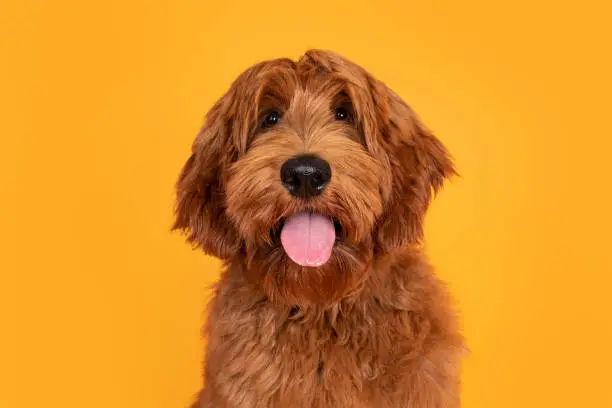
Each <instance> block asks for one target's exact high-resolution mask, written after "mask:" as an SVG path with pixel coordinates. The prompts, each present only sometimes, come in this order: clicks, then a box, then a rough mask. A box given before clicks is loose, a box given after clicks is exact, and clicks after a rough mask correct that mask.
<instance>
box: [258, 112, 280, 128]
mask: <svg viewBox="0 0 612 408" xmlns="http://www.w3.org/2000/svg"><path fill="white" fill-rule="evenodd" d="M280 118H281V114H280V113H279V112H278V111H272V112H270V113H268V114H267V115H266V117H265V119H264V121H263V124H262V125H263V126H264V127H271V126H274V125H276V124H277V123H278V122H279V121H280Z"/></svg>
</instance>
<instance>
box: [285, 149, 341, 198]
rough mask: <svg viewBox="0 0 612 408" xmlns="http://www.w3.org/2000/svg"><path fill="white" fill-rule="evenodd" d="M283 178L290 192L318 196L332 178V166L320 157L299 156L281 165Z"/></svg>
mask: <svg viewBox="0 0 612 408" xmlns="http://www.w3.org/2000/svg"><path fill="white" fill-rule="evenodd" d="M281 180H282V182H283V185H284V186H285V188H286V189H287V190H289V192H290V193H291V194H292V195H294V196H296V197H302V198H309V197H315V196H318V195H319V194H321V193H322V192H323V190H324V189H325V186H326V185H327V183H329V180H331V167H329V163H327V162H326V161H325V160H323V159H321V158H320V157H317V156H313V155H303V156H297V157H294V158H292V159H289V160H287V161H286V162H285V164H283V167H281Z"/></svg>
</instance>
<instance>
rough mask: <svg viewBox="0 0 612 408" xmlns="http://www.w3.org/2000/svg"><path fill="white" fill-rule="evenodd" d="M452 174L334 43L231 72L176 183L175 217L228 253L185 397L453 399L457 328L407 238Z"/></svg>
mask: <svg viewBox="0 0 612 408" xmlns="http://www.w3.org/2000/svg"><path fill="white" fill-rule="evenodd" d="M454 174H455V170H454V166H453V163H452V161H451V159H450V157H449V154H448V153H447V151H446V149H445V147H444V146H443V145H442V144H441V143H440V141H439V140H438V139H436V138H435V137H434V136H433V135H432V133H431V132H430V131H429V130H428V129H427V128H426V127H425V126H424V125H423V124H422V123H421V122H420V121H419V119H418V117H417V116H416V114H415V113H414V111H413V110H412V109H411V108H410V107H409V106H408V105H407V104H406V103H405V102H404V101H403V100H402V99H401V98H400V97H399V96H398V95H396V94H395V93H394V92H393V91H391V90H390V89H389V88H388V87H387V86H386V85H384V84H383V83H382V82H380V81H378V80H376V79H375V78H374V77H372V75H370V74H369V73H368V72H366V71H365V70H364V69H363V68H361V67H360V66H358V65H356V64H355V63H352V62H350V61H348V60H346V59H345V58H343V57H341V56H339V55H336V54H334V53H330V52H327V51H320V50H311V51H308V52H307V53H306V54H305V55H304V56H302V57H301V58H300V59H299V60H297V61H293V60H290V59H275V60H271V61H266V62H262V63H259V64H256V65H254V66H252V67H251V68H249V69H248V70H246V71H245V72H244V73H242V74H241V75H240V76H239V77H238V78H237V79H236V80H235V82H234V83H233V84H232V85H231V87H230V89H229V90H228V91H227V93H226V94H225V95H224V96H223V97H222V98H221V99H220V100H219V101H218V102H217V103H216V104H215V105H214V106H213V107H212V109H211V110H210V111H209V113H208V115H207V118H206V121H205V124H204V126H203V128H202V129H201V131H200V133H199V135H198V136H197V138H196V139H195V142H194V144H193V147H192V155H191V157H190V158H189V159H188V160H187V162H186V164H185V165H184V168H183V170H182V172H181V174H180V176H179V180H178V183H177V206H176V222H175V226H174V228H175V229H178V230H181V231H183V232H184V233H185V234H186V236H187V239H188V241H189V242H191V243H192V244H193V245H195V246H198V247H200V248H201V249H202V250H203V251H204V252H205V253H207V254H210V255H214V256H216V257H218V258H220V259H221V260H223V261H224V264H225V268H224V271H223V273H222V276H221V278H220V281H219V282H218V284H217V286H216V289H215V293H214V296H213V298H212V301H211V303H210V306H209V317H208V321H207V324H206V330H205V337H206V340H207V348H206V353H205V356H206V361H205V364H204V366H205V368H204V388H203V390H202V391H201V392H200V394H199V395H198V398H197V401H196V402H195V404H194V407H200V408H277V407H278V408H340V407H346V408H349V407H350V408H366V407H367V408H400V407H412V408H456V407H458V406H459V371H460V359H461V354H462V351H463V340H462V337H461V335H460V332H459V328H458V321H457V317H456V314H455V313H454V311H453V307H452V304H451V303H452V302H451V299H450V297H449V295H448V293H447V291H446V289H445V288H444V285H443V284H442V282H440V281H439V280H438V279H437V278H436V276H435V275H434V272H433V271H432V267H431V266H430V265H429V264H428V263H427V260H426V257H425V256H424V254H423V250H422V248H421V245H420V243H421V240H422V237H423V218H424V215H425V212H426V210H427V207H428V205H429V203H430V200H431V199H432V197H433V195H434V194H435V192H436V190H438V189H439V188H440V187H441V186H442V184H443V182H444V181H445V179H447V178H449V177H450V176H452V175H454Z"/></svg>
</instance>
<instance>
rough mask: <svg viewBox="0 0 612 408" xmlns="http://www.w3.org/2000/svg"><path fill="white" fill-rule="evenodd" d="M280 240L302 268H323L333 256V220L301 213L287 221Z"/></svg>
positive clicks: (288, 253)
mask: <svg viewBox="0 0 612 408" xmlns="http://www.w3.org/2000/svg"><path fill="white" fill-rule="evenodd" d="M280 238H281V243H282V244H283V248H284V249H285V252H286V253H287V255H289V258H291V260H292V261H293V262H295V263H296V264H298V265H302V266H321V265H323V264H324V263H326V262H327V261H328V260H329V257H330V256H331V253H332V249H333V247H334V242H335V240H336V231H335V229H334V224H333V222H332V220H331V219H329V218H326V217H323V216H321V215H316V214H309V213H300V214H296V215H294V216H292V217H291V218H289V219H287V220H286V221H285V225H284V226H283V229H282V230H281V235H280Z"/></svg>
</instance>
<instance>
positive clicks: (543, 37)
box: [0, 0, 612, 408]
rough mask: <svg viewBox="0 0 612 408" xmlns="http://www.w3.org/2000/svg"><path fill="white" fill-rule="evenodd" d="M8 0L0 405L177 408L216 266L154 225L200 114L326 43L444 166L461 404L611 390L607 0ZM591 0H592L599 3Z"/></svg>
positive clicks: (167, 210)
mask: <svg viewBox="0 0 612 408" xmlns="http://www.w3.org/2000/svg"><path fill="white" fill-rule="evenodd" d="M300 3H301V2H295V3H292V2H271V1H258V2H253V1H241V2H238V1H231V0H224V1H219V2H212V1H206V0H200V1H196V0H189V1H174V2H171V1H159V0H148V1H144V0H136V1H134V0H132V1H129V0H126V1H119V0H107V1H77V0H74V1H66V0H56V1H51V0H49V1H28V0H20V1H13V2H8V1H4V2H2V4H1V5H0V41H1V43H0V44H1V48H0V51H1V56H0V94H1V96H0V98H1V99H0V100H1V106H0V115H1V118H2V119H1V121H0V135H1V136H0V137H1V141H2V143H1V147H0V155H1V157H0V186H1V192H0V194H1V196H2V199H1V205H2V210H1V211H0V218H1V219H0V225H1V226H2V228H1V240H2V242H1V243H0V248H1V249H0V251H1V253H2V255H1V257H0V270H1V277H0V279H1V281H0V318H1V320H0V322H1V323H0V324H1V326H0V327H1V335H0V345H1V346H0V376H1V378H0V407H2V408H18V407H32V408H33V407H68V408H70V407H75V408H76V407H79V408H81V407H130V408H133V407H143V408H144V407H147V408H154V407H160V408H161V407H164V408H169V407H185V406H186V404H187V403H188V402H189V401H190V399H191V395H192V394H193V393H195V392H196V391H197V389H198V387H199V384H200V365H199V364H200V359H201V358H202V355H201V341H200V339H199V327H200V325H201V323H202V320H203V314H202V311H203V308H204V304H205V300H206V296H207V292H206V287H207V285H209V284H210V283H212V282H213V281H214V280H215V279H216V277H217V276H218V267H219V264H218V262H217V261H215V260H213V259H209V258H207V257H205V256H203V255H202V254H201V253H200V252H194V251H191V249H190V248H189V246H188V245H186V244H185V243H184V242H183V240H182V238H181V237H180V236H178V235H176V234H170V233H169V232H168V230H169V227H170V223H171V215H172V207H173V185H174V181H175V179H176V177H177V175H178V172H179V170H180V167H181V165H182V164H183V162H184V160H186V159H187V156H188V152H189V148H190V144H191V141H192V140H193V138H194V136H195V134H196V131H197V129H198V128H199V126H200V124H201V121H202V118H203V115H204V114H205V112H206V110H207V109H208V108H209V107H210V106H211V105H212V103H213V102H214V101H215V100H216V99H217V98H218V97H220V96H221V94H222V93H223V92H224V91H225V90H226V89H227V87H228V86H229V84H230V81H231V80H232V79H233V78H234V77H235V76H236V75H238V74H239V73H240V72H241V71H242V70H243V69H245V68H247V67H248V66H249V65H251V64H252V63H255V62H257V61H260V60H262V59H266V58H270V57H279V56H290V57H298V56H299V55H300V54H301V53H302V52H303V51H304V50H305V49H307V48H310V47H320V48H326V49H332V50H335V51H337V52H340V53H342V54H344V55H345V56H347V57H349V58H351V59H353V60H355V61H356V62H358V63H360V64H361V65H363V66H364V67H365V68H366V69H368V70H370V71H371V72H372V73H373V74H374V75H376V76H377V77H378V78H380V79H382V80H384V81H385V82H387V83H388V84H389V85H390V86H391V87H392V88H394V89H395V90H396V91H397V92H398V93H399V94H400V95H402V96H403V97H404V98H405V99H406V100H407V101H408V102H409V103H410V104H412V105H413V107H414V108H415V109H416V110H417V111H418V112H419V113H420V115H421V116H422V118H423V119H424V120H425V122H426V123H427V124H428V125H429V126H430V127H432V128H433V129H434V130H435V131H436V133H437V134H438V135H439V137H440V138H441V139H442V140H443V141H444V142H445V144H446V145H447V146H448V148H449V149H450V150H451V152H452V153H453V154H454V156H455V157H456V159H457V164H458V167H459V170H460V172H461V174H462V178H461V179H457V180H456V181H455V182H454V183H452V184H450V185H448V186H447V188H446V189H445V190H444V192H443V193H442V194H441V195H440V196H439V197H438V199H437V201H436V202H435V204H434V206H433V207H432V209H431V212H430V214H429V217H428V219H427V237H428V242H427V245H428V250H429V253H430V255H431V258H432V259H433V262H434V263H435V264H436V265H437V266H438V270H439V273H440V274H441V276H442V277H444V278H445V279H446V280H448V281H449V282H450V284H451V288H452V290H453V292H454V294H455V295H456V297H457V299H458V301H459V305H460V307H461V309H462V313H463V316H464V328H465V333H466V335H467V338H468V340H469V344H470V346H471V349H472V355H471V357H469V359H468V360H466V363H465V370H464V377H463V378H464V383H465V385H464V407H470V408H478V407H483V408H484V407H487V408H490V407H496V408H503V407H612V393H611V391H610V379H611V378H612V374H611V373H610V367H612V358H611V357H612V356H611V350H612V329H611V326H612V318H611V317H610V315H611V314H612V304H611V301H610V299H611V298H612V295H611V294H610V290H611V286H612V285H611V284H612V278H611V276H610V273H611V272H612V267H611V266H612V265H611V262H610V253H611V251H610V248H609V247H610V244H611V243H612V239H611V238H610V230H611V228H610V227H611V223H610V221H611V220H610V210H611V207H612V205H611V202H610V193H609V190H610V188H611V187H612V183H611V181H610V165H611V164H612V160H611V153H610V152H611V148H612V142H611V139H612V132H610V130H611V129H610V125H609V123H610V108H611V106H612V105H611V103H610V95H611V93H612V89H611V87H610V79H609V77H610V73H611V72H612V66H611V64H610V61H609V58H610V57H609V54H610V28H609V27H610V14H609V11H610V10H604V2H603V1H602V2H601V5H597V4H595V3H593V2H591V1H588V0H587V1H582V2H578V3H573V4H570V3H569V2H567V4H563V2H554V1H541V2H537V1H525V0H519V1H512V2H502V3H499V2H494V1H484V0H483V1H476V0H464V1H399V0H398V1H386V2H385V1H382V0H378V1H370V2H359V1H356V0H355V1H344V0H336V1H333V2H328V1H322V0H320V1H310V2H308V4H309V5H306V3H301V4H300ZM608 7H609V6H608Z"/></svg>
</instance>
